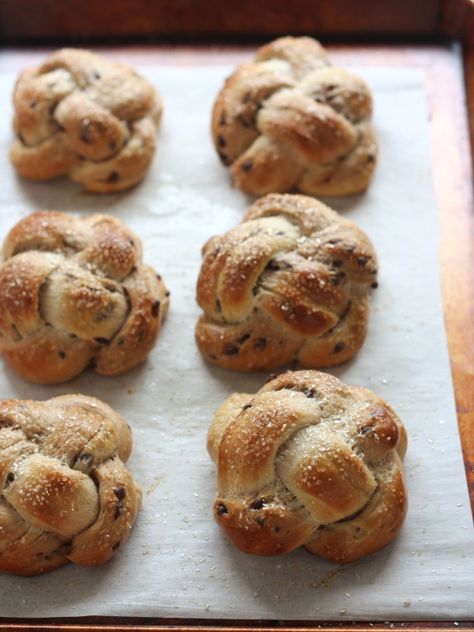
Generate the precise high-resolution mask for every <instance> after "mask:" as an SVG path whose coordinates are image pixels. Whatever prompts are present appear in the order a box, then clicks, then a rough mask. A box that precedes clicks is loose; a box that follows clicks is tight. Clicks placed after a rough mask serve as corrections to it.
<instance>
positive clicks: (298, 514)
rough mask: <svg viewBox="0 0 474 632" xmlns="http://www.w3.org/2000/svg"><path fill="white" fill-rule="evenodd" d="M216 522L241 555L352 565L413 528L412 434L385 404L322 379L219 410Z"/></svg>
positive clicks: (270, 389)
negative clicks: (311, 556) (312, 556)
mask: <svg viewBox="0 0 474 632" xmlns="http://www.w3.org/2000/svg"><path fill="white" fill-rule="evenodd" d="M208 449H209V452H210V454H211V457H212V458H213V460H214V461H215V462H216V464H217V498H216V501H215V503H214V515H215V518H216V521H217V522H218V524H219V526H220V527H221V528H222V529H223V530H224V532H225V533H226V535H227V536H228V537H229V538H230V540H231V541H232V542H233V543H234V544H235V545H236V546H237V547H238V548H239V549H241V550H243V551H245V552H248V553H254V554H257V555H275V554H278V553H285V552H288V551H291V550H293V549H295V548H297V547H299V546H305V547H306V548H307V549H308V550H310V551H312V552H313V553H317V554H318V555H321V556H322V557H325V558H327V559H329V560H332V561H335V562H350V561H353V560H356V559H359V558H360V557H363V556H365V555H368V554H370V553H373V552H374V551H377V550H379V549H380V548H382V547H384V546H386V545H387V544H388V543H389V542H391V541H392V539H393V538H394V537H395V535H396V534H397V532H398V531H399V529H400V528H401V525H402V523H403V520H404V517H405V513H406V506H407V498H406V491H405V484H404V479H403V470H402V465H401V459H403V456H404V454H405V451H406V433H405V429H404V427H403V424H402V423H401V421H400V419H399V418H398V417H397V415H396V414H395V412H394V411H393V410H392V409H391V408H390V406H388V405H387V404H386V403H385V402H384V401H383V400H382V399H380V398H379V397H377V396H376V395H374V393H371V392H370V391H368V390H366V389H364V388H357V387H350V386H346V385H344V384H343V383H342V382H340V381H339V380H338V379H336V378H335V377H333V376H331V375H327V374H325V373H319V372H317V371H298V372H287V373H284V374H282V375H280V376H279V377H277V378H274V379H272V380H271V381H270V382H268V383H267V384H266V385H265V386H264V387H263V388H261V389H260V390H259V391H258V392H257V393H256V394H255V395H250V394H240V393H239V394H235V395H233V396H231V397H230V398H229V399H228V400H227V401H226V402H224V404H223V405H222V406H221V408H220V409H219V410H218V411H217V413H216V415H215V418H214V421H213V423H212V425H211V427H210V429H209V434H208Z"/></svg>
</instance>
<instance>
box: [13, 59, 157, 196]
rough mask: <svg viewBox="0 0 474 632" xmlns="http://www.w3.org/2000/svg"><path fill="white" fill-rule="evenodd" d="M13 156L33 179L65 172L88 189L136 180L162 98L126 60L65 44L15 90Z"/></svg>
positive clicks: (115, 187) (149, 150) (149, 152)
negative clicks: (101, 55) (119, 61)
mask: <svg viewBox="0 0 474 632" xmlns="http://www.w3.org/2000/svg"><path fill="white" fill-rule="evenodd" d="M13 103H14V108H15V117H14V121H13V127H14V130H15V133H16V136H17V138H16V140H15V142H14V144H13V146H12V149H11V160H12V162H13V165H14V167H15V169H16V170H17V171H18V173H19V174H20V175H21V176H23V177H25V178H30V179H32V180H48V179H50V178H55V177H57V176H62V175H66V176H68V177H69V178H70V179H71V180H74V181H75V182H79V183H80V184H82V185H83V186H84V187H85V188H86V189H87V190H89V191H94V192H98V193H111V192H113V191H120V190H122V189H128V188H129V187H131V186H133V185H135V184H137V182H139V181H140V180H141V179H142V178H143V176H144V175H145V172H146V170H147V169H148V167H149V165H150V162H151V159H152V158H153V154H154V151H155V136H156V131H157V128H158V125H159V122H160V117H161V112H162V103H161V99H160V97H159V96H158V94H157V93H156V92H155V90H154V88H153V86H152V85H151V84H150V83H148V81H146V80H145V79H143V78H142V77H140V76H139V75H137V74H136V72H135V71H134V70H132V69H131V68H130V67H129V66H126V65H124V64H116V63H111V62H109V61H107V60H105V59H103V58H102V57H99V56H98V55H95V54H94V53H91V52H89V51H86V50H76V49H62V50H59V51H56V52H55V53H53V54H52V55H50V56H49V57H48V58H47V59H46V61H45V62H44V63H43V64H42V65H41V66H39V67H38V68H33V69H28V70H25V71H24V72H23V73H22V74H21V75H20V77H19V78H18V80H17V83H16V86H15V91H14V94H13Z"/></svg>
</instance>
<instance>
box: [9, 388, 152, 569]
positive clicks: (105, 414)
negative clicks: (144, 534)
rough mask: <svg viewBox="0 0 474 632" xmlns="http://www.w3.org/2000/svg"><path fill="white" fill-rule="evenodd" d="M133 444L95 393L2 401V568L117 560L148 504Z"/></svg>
mask: <svg viewBox="0 0 474 632" xmlns="http://www.w3.org/2000/svg"><path fill="white" fill-rule="evenodd" d="M131 448H132V435H131V431H130V427H129V426H127V424H126V423H125V421H124V420H123V418H122V417H121V416H120V415H118V414H117V413H116V412H115V411H114V410H112V409H111V408H110V407H109V406H107V405H106V404H104V403H103V402H101V401H100V400H98V399H95V398H93V397H85V396H84V395H63V396H62V397H55V398H53V399H50V400H48V401H45V402H35V401H28V400H13V399H12V400H5V401H3V402H0V490H1V493H0V571H4V572H8V573H15V574H17V575H37V574H39V573H44V572H46V571H51V570H53V569H55V568H57V567H58V566H62V565H63V564H66V563H67V562H74V563H75V564H80V565H81V566H97V565H99V564H103V563H104V562H106V561H107V560H108V559H109V558H111V557H112V555H114V553H115V552H116V551H117V550H118V549H119V548H120V546H121V545H122V544H123V543H124V542H126V540H127V538H128V535H129V532H130V529H131V527H132V525H133V523H134V522H135V518H136V516H137V512H138V510H139V508H140V505H141V496H142V494H141V490H140V488H139V487H138V485H137V484H136V483H135V481H134V480H133V478H132V476H131V474H130V472H129V471H128V470H127V468H126V467H125V465H124V462H125V461H127V459H128V457H129V455H130V451H131Z"/></svg>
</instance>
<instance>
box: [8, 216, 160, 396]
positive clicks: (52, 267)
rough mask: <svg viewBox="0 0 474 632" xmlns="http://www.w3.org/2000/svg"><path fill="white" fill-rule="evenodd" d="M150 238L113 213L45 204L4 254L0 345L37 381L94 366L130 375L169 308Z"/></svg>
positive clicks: (62, 378)
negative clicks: (147, 243) (150, 259)
mask: <svg viewBox="0 0 474 632" xmlns="http://www.w3.org/2000/svg"><path fill="white" fill-rule="evenodd" d="M168 295H169V292H167V290H166V288H165V285H164V284H163V282H162V280H161V277H160V276H159V275H157V274H156V273H155V271H154V270H153V269H152V268H151V267H149V266H146V265H144V264H143V263H142V247H141V242H140V240H139V239H138V237H136V235H134V234H133V233H132V232H131V231H130V230H129V229H128V228H127V227H126V226H125V225H124V224H122V222H120V221H119V220H118V219H115V218H113V217H110V216H107V215H91V216H90V217H88V218H87V219H76V218H74V217H72V216H71V215H67V214H66V213H60V212H56V211H43V212H38V213H33V214H32V215H29V216H28V217H26V218H25V219H23V220H22V221H21V222H19V223H18V224H17V225H16V226H15V227H14V228H13V229H12V230H11V231H10V233H9V235H8V236H7V238H6V240H5V243H4V245H3V251H2V255H1V258H0V351H1V352H2V354H3V357H4V358H5V360H6V362H7V363H8V365H9V366H10V367H11V368H12V369H13V370H14V371H16V372H17V373H18V374H19V375H21V376H22V377H23V378H25V379H27V380H30V381H31V382H37V383H41V384H52V383H56V382H64V381H66V380H70V379H71V378H73V377H74V376H76V375H78V374H79V373H81V372H82V371H83V370H84V369H85V368H86V367H87V366H92V367H93V368H94V369H95V371H96V372H97V373H100V374H101V375H117V374H119V373H124V372H125V371H128V370H129V369H131V368H132V367H134V366H136V365H137V364H139V363H140V362H142V361H143V360H144V359H145V357H146V355H147V354H148V352H149V351H150V349H151V348H152V347H153V345H154V343H155V340H156V337H157V335H158V332H159V330H160V326H161V322H162V320H163V319H164V317H165V315H166V312H167V310H168V303H169V299H168Z"/></svg>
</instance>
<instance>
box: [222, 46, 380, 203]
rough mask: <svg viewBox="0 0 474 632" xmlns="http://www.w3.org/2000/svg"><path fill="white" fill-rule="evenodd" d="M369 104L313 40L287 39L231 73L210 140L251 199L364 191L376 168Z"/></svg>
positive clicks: (357, 83)
mask: <svg viewBox="0 0 474 632" xmlns="http://www.w3.org/2000/svg"><path fill="white" fill-rule="evenodd" d="M371 113H372V99H371V96H370V92H369V89H368V88H367V85H366V84H365V83H364V81H363V80H362V79H360V78H359V77H356V76H355V75H353V74H351V73H349V72H347V71H345V70H343V69H342V68H333V67H331V66H330V65H329V61H328V60H327V57H326V53H325V51H324V49H323V47H322V46H321V45H320V44H319V42H317V41H316V40H314V39H311V38H309V37H298V38H293V37H283V38H280V39H277V40H275V41H273V42H271V43H270V44H267V45H266V46H263V47H262V48H260V49H259V50H258V52H257V55H256V58H255V61H254V62H252V63H247V64H242V65H241V66H239V67H238V68H237V70H236V71H235V72H234V74H233V75H231V76H230V77H229V78H228V79H227V81H226V83H225V84H224V87H223V88H222V90H221V92H220V93H219V95H218V97H217V100H216V102H215V105H214V110H213V114H212V135H213V139H214V145H215V147H216V150H217V152H218V154H219V156H220V159H221V161H222V162H223V164H224V165H228V166H230V169H231V173H232V177H233V180H234V183H235V184H236V186H237V187H239V189H242V191H245V192H247V193H251V194H254V195H263V194H265V193H270V192H272V191H275V192H281V193H283V192H285V191H289V190H291V189H297V190H299V191H301V192H302V193H308V194H311V195H346V194H350V193H357V192H360V191H364V190H365V189H366V188H367V187H368V185H369V182H370V179H371V177H372V173H373V171H374V169H375V163H376V158H377V146H376V141H375V136H374V132H373V129H372V126H371V124H370V122H369V121H370V117H371Z"/></svg>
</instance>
